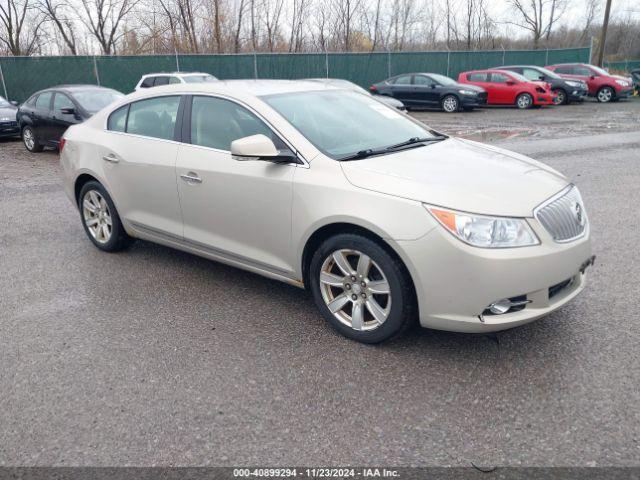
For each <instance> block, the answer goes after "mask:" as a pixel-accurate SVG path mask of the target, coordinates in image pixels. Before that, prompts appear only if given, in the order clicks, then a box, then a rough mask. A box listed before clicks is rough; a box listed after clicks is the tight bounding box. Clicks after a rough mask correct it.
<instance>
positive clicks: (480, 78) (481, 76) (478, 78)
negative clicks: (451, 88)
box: [467, 73, 487, 82]
mask: <svg viewBox="0 0 640 480" xmlns="http://www.w3.org/2000/svg"><path fill="white" fill-rule="evenodd" d="M467 80H469V81H470V82H486V81H487V74H486V73H470V74H469V75H467Z"/></svg>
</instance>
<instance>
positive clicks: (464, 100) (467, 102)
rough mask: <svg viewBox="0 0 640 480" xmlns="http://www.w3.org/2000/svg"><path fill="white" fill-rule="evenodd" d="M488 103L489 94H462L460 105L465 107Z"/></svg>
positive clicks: (480, 105)
mask: <svg viewBox="0 0 640 480" xmlns="http://www.w3.org/2000/svg"><path fill="white" fill-rule="evenodd" d="M486 104H487V95H486V94H484V95H460V105H461V106H462V107H463V108H464V107H482V106H484V105H486Z"/></svg>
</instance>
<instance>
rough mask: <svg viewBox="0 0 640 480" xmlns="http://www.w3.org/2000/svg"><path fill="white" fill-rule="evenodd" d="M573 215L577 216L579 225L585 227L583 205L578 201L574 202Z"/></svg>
mask: <svg viewBox="0 0 640 480" xmlns="http://www.w3.org/2000/svg"><path fill="white" fill-rule="evenodd" d="M573 216H574V217H576V222H578V225H580V226H581V227H584V212H583V211H582V205H580V203H578V202H575V203H574V204H573Z"/></svg>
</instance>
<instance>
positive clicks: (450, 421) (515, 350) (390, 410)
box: [0, 102, 640, 466]
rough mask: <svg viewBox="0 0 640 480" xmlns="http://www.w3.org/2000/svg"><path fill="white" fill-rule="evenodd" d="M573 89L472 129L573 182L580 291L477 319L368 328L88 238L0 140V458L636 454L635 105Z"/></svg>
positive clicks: (487, 117)
mask: <svg viewBox="0 0 640 480" xmlns="http://www.w3.org/2000/svg"><path fill="white" fill-rule="evenodd" d="M584 106H585V107H589V108H591V107H592V105H584ZM579 107H581V106H580V105H578V106H575V107H573V106H570V107H567V108H568V110H566V112H568V113H567V121H566V125H565V127H566V128H564V130H562V131H561V132H560V134H558V133H556V134H550V135H549V137H551V139H548V138H545V136H544V135H542V134H541V133H540V128H539V129H538V130H539V131H538V132H537V133H535V134H530V135H524V136H516V137H515V138H510V136H509V135H502V134H500V135H497V136H496V137H495V138H490V139H492V140H494V142H495V143H496V144H498V145H503V146H508V147H509V148H512V149H514V150H516V151H520V152H522V153H526V154H528V155H531V156H533V157H534V158H537V159H539V160H542V161H544V162H546V163H548V164H549V165H551V166H552V167H555V168H557V169H558V170H560V171H562V172H564V173H565V174H567V175H568V176H569V177H570V178H571V179H572V180H574V181H575V183H576V184H577V185H578V186H579V187H580V189H581V192H582V194H583V197H584V201H585V203H586V207H587V211H588V214H589V217H590V221H591V228H592V232H593V233H592V236H593V250H594V253H595V254H596V255H597V260H596V265H595V266H594V267H592V268H591V269H590V271H589V279H588V283H589V284H588V286H587V288H586V290H585V291H584V292H583V293H582V294H581V295H580V296H579V297H578V298H577V299H575V301H573V302H571V303H570V304H568V305H567V306H565V307H564V308H562V309H561V310H559V311H557V312H555V313H554V314H552V315H550V316H548V317H547V318H545V319H542V320H540V321H537V322H535V323H533V324H530V325H527V326H524V327H520V328H517V329H514V330H510V331H506V332H502V333H499V334H497V335H494V336H485V335H465V334H454V333H445V332H437V331H430V330H424V329H420V328H415V329H413V330H411V331H410V332H408V334H406V335H405V336H403V337H401V338H399V339H397V340H394V341H393V342H391V343H387V344H383V345H380V346H366V345H361V344H358V343H355V342H352V341H349V340H347V339H345V338H343V337H341V336H340V335H338V334H337V333H335V332H334V331H333V330H332V329H331V328H330V327H329V326H328V325H327V324H326V323H325V322H324V321H323V319H322V318H321V316H320V315H319V314H318V313H317V312H316V310H315V308H314V306H313V302H312V299H311V297H310V295H309V294H308V293H307V292H305V291H303V290H299V289H297V288H295V287H290V286H287V285H285V284H282V283H278V282H275V281H271V280H268V279H265V278H263V277H260V276H257V275H253V274H250V273H246V272H244V271H240V270H237V269H234V268H231V267H227V266H224V265H221V264H218V263H215V262H212V261H208V260H204V259H201V258H199V257H196V256H193V255H189V254H186V253H181V252H177V251H174V250H171V249H168V248H164V247H161V246H157V245H154V244H151V243H147V242H141V241H139V242H137V243H136V244H135V245H134V246H133V247H132V248H131V249H130V250H128V251H126V252H124V253H119V254H108V253H103V252H100V251H98V250H97V249H96V248H94V247H93V246H92V244H91V243H90V242H89V240H88V239H87V238H86V237H85V235H84V232H83V230H82V228H81V224H80V220H79V215H78V213H77V212H76V211H75V210H74V209H73V207H72V206H71V204H70V203H69V201H68V200H67V198H66V197H65V195H64V193H63V191H62V187H61V185H60V168H59V165H58V159H57V154H55V153H54V152H45V153H42V154H30V153H28V152H26V151H25V150H24V147H23V146H22V145H21V143H19V142H17V141H1V142H0V332H1V333H0V365H1V368H0V465H67V466H68V465H104V466H107V465H109V466H114V465H137V466H146V465H163V466H168V465H261V466H267V465H272V466H277V465H279V466H283V465H372V464H375V465H395V466H408V465H418V466H422V465H429V466H432V465H438V466H444V465H454V466H468V465H470V464H471V462H473V463H474V464H476V465H501V466H507V465H510V466H517V465H536V466H573V465H581V466H586V465H589V466H593V465H598V466H604V465H618V466H632V465H638V464H639V463H640V462H639V459H640V409H639V408H638V405H640V388H638V385H640V353H639V351H640V348H639V343H640V342H639V341H640V333H639V327H640V314H639V313H638V300H639V299H640V273H639V270H640V260H639V254H638V251H639V248H638V242H639V240H640V236H639V224H640V223H639V220H638V212H639V210H640V209H639V207H640V188H638V185H640V124H639V123H637V122H636V123H635V125H632V126H631V127H629V126H627V125H626V124H625V126H624V128H621V129H620V132H621V133H606V132H610V131H611V129H602V130H601V131H595V130H596V129H589V130H584V131H582V130H580V129H577V130H578V132H575V131H573V130H572V129H571V128H570V125H569V123H570V122H572V121H573V120H571V118H572V117H571V115H576V116H577V117H579V116H580V115H581V114H580V111H579V110H575V109H578V108H579ZM606 107H607V110H605V111H609V110H611V111H613V109H609V108H608V107H610V106H606ZM624 108H626V109H628V110H627V111H628V112H631V113H630V115H637V112H638V111H640V102H636V103H632V102H628V103H627V104H626V105H625V107H624ZM634 108H635V110H633V109H634ZM554 110H559V109H554ZM576 111H577V112H578V113H574V112H576ZM585 111H586V110H585ZM503 112H505V110H501V109H489V110H487V111H483V112H474V113H472V114H471V116H470V117H469V118H471V117H473V116H476V117H474V118H481V120H478V125H477V126H471V127H469V128H468V130H469V131H474V129H482V128H488V129H491V128H494V130H495V129H502V127H501V122H502V121H503V120H502V115H503ZM507 112H508V113H507V114H508V115H510V116H514V115H515V114H521V113H525V114H529V112H515V111H507ZM551 113H556V114H558V115H561V113H559V112H549V113H546V112H545V115H547V114H548V115H551ZM460 115H462V114H460ZM417 116H418V117H420V118H424V119H428V121H429V123H430V124H431V125H432V126H433V127H436V128H438V127H440V128H442V129H443V130H445V131H450V132H452V131H453V133H456V132H455V131H454V130H455V128H453V127H456V125H458V128H459V129H464V128H463V127H462V126H461V124H460V123H456V121H455V120H451V117H447V116H446V115H445V114H440V113H419V114H417ZM460 118H467V115H464V117H460ZM531 118H533V117H531ZM634 118H635V117H634ZM462 121H463V120H459V121H458V122H462ZM598 121H599V119H598V118H591V117H589V118H586V117H585V119H584V124H585V125H586V124H589V125H595V124H597V123H598ZM492 122H493V123H492ZM589 122H591V123H589ZM525 123H526V122H525ZM440 124H442V125H440ZM448 125H449V126H448ZM483 125H484V126H483ZM496 125H497V126H496ZM523 128H524V127H523ZM502 130H508V129H507V128H506V127H505V129H502ZM613 131H614V132H616V129H613ZM562 132H564V135H562V134H561V133H562ZM472 138H473V136H472ZM509 138H510V139H509Z"/></svg>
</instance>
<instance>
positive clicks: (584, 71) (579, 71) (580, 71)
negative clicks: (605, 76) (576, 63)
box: [573, 67, 594, 77]
mask: <svg viewBox="0 0 640 480" xmlns="http://www.w3.org/2000/svg"><path fill="white" fill-rule="evenodd" d="M573 74H574V75H582V76H584V77H588V76H590V75H594V72H592V71H591V70H589V69H588V68H587V67H573Z"/></svg>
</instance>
